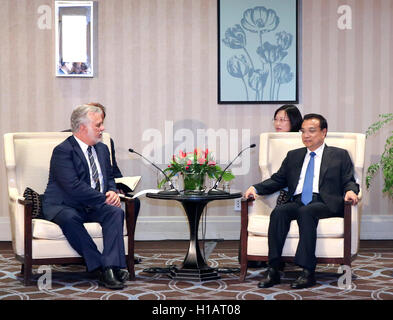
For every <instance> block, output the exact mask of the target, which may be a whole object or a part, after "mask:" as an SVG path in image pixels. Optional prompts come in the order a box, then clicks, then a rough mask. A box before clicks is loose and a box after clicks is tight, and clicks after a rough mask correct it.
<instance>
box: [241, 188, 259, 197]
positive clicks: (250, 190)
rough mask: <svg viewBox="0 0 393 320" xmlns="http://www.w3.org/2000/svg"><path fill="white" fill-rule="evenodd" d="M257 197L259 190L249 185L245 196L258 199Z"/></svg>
mask: <svg viewBox="0 0 393 320" xmlns="http://www.w3.org/2000/svg"><path fill="white" fill-rule="evenodd" d="M256 197H257V191H256V190H255V188H254V187H253V186H251V187H249V188H248V189H247V191H246V192H245V193H244V198H246V199H248V198H253V199H256Z"/></svg>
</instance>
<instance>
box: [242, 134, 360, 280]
mask: <svg viewBox="0 0 393 320" xmlns="http://www.w3.org/2000/svg"><path fill="white" fill-rule="evenodd" d="M325 142H326V144H327V145H328V146H329V145H330V146H335V147H340V148H343V149H346V150H347V151H348V152H349V155H350V157H351V159H352V162H353V164H354V168H355V179H356V182H357V183H358V184H359V185H360V193H359V196H360V197H361V192H362V191H361V190H362V184H363V167H364V152H365V135H364V134H360V133H340V132H328V133H327V137H326V139H325ZM303 146H304V145H303V143H302V140H301V134H300V133H297V132H296V133H294V132H293V133H262V134H261V135H260V146H259V166H260V170H261V174H262V179H261V181H263V180H265V179H268V178H270V176H271V175H272V174H273V173H275V172H276V171H277V170H278V169H279V168H280V166H281V163H282V161H283V160H284V158H285V156H286V154H287V152H288V151H290V150H292V149H296V148H300V147H303ZM257 182H259V181H255V183H257ZM278 194H279V192H276V193H275V194H272V195H268V196H259V197H258V198H257V199H256V200H255V201H250V200H246V199H244V200H242V209H241V233H240V242H241V244H240V246H241V251H240V264H241V271H240V279H241V280H242V281H244V279H245V277H246V274H247V262H248V261H250V260H252V261H268V226H269V220H270V213H271V212H272V210H273V209H274V207H275V206H276V201H277V197H278ZM361 206H362V204H361V201H360V202H359V204H358V205H356V206H351V205H350V204H348V203H347V204H345V208H344V217H343V218H340V217H338V218H336V217H335V218H328V219H321V220H320V221H319V223H318V228H317V243H316V252H315V254H316V257H317V262H318V263H335V264H345V265H348V266H351V261H352V260H353V259H354V258H355V257H356V255H357V252H358V249H359V239H360V236H359V233H360V217H361V215H360V211H361ZM298 240H299V230H298V226H297V223H296V221H295V220H294V221H292V222H291V227H290V230H289V233H288V236H287V239H286V242H285V245H284V248H283V253H282V260H283V261H288V262H291V261H293V257H294V256H295V253H296V248H297V244H298Z"/></svg>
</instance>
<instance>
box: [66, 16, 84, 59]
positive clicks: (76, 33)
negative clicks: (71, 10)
mask: <svg viewBox="0 0 393 320" xmlns="http://www.w3.org/2000/svg"><path fill="white" fill-rule="evenodd" d="M62 21H63V38H62V40H63V41H62V46H63V61H64V62H73V61H79V62H87V52H86V51H87V48H86V45H87V29H86V17H84V16H63V20H62Z"/></svg>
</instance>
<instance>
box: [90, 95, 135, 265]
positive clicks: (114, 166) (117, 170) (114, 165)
mask: <svg viewBox="0 0 393 320" xmlns="http://www.w3.org/2000/svg"><path fill="white" fill-rule="evenodd" d="M87 105H89V106H94V107H98V108H100V109H101V111H102V121H105V117H106V110H105V107H104V106H103V105H102V104H101V103H99V102H89V103H88V104H87ZM111 155H112V172H113V177H114V178H122V177H123V174H122V173H121V171H120V168H119V167H118V165H117V161H116V152H115V143H114V141H113V139H112V138H111ZM117 187H118V186H117ZM118 188H119V187H118ZM118 190H119V192H120V193H122V194H126V193H128V191H129V190H123V189H122V188H121V187H120V188H119V189H118ZM128 195H130V194H128ZM130 196H132V195H130ZM140 208H141V201H140V200H139V199H138V198H134V215H135V224H134V226H136V221H137V219H138V214H139V210H140ZM134 231H135V230H134ZM141 262H142V258H140V257H137V256H136V255H135V258H134V264H139V263H141Z"/></svg>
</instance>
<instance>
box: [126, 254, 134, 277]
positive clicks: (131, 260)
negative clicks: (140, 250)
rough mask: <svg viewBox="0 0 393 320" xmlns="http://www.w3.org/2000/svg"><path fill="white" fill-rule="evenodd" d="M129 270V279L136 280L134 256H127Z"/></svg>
mask: <svg viewBox="0 0 393 320" xmlns="http://www.w3.org/2000/svg"><path fill="white" fill-rule="evenodd" d="M127 269H128V272H129V274H130V277H129V279H130V280H135V266H134V256H133V255H132V256H131V255H128V256H127Z"/></svg>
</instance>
